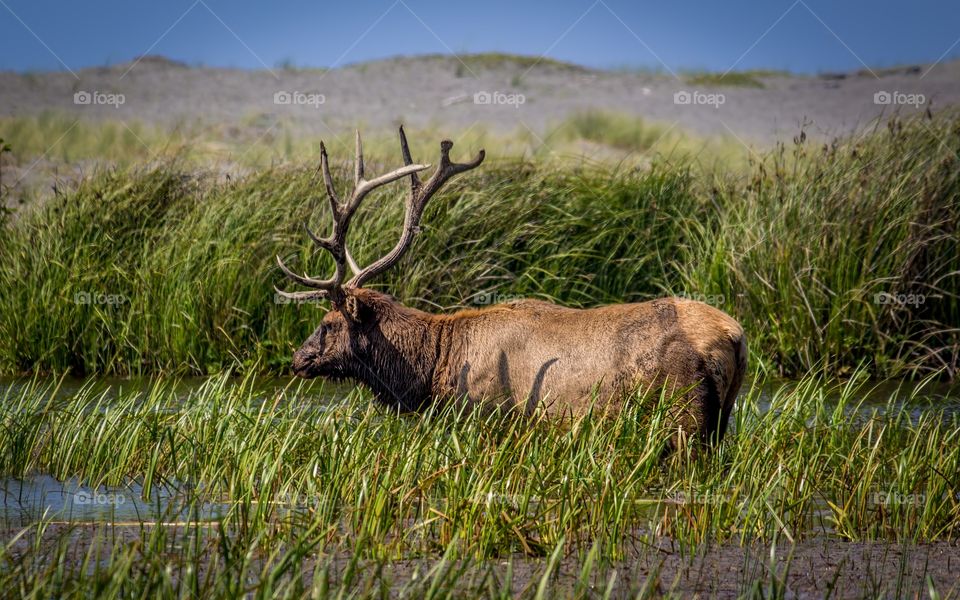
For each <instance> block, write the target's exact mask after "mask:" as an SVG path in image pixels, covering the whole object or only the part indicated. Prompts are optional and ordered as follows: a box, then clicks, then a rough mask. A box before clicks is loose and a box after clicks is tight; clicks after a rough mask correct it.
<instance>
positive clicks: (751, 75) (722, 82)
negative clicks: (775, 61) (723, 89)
mask: <svg viewBox="0 0 960 600" xmlns="http://www.w3.org/2000/svg"><path fill="white" fill-rule="evenodd" d="M769 75H770V73H768V72H762V71H731V72H729V73H696V74H692V75H688V76H687V78H686V81H687V83H689V84H690V85H702V86H708V87H717V86H730V87H748V88H762V87H765V86H764V85H763V81H761V80H760V77H765V76H769Z"/></svg>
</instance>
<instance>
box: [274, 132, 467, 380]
mask: <svg viewBox="0 0 960 600" xmlns="http://www.w3.org/2000/svg"><path fill="white" fill-rule="evenodd" d="M452 147H453V142H451V141H449V140H444V141H442V142H440V164H439V166H438V167H437V170H436V171H434V173H433V175H431V176H430V178H429V179H428V180H427V181H426V182H421V181H420V178H419V177H418V176H417V173H418V172H420V171H423V170H424V169H427V168H429V167H430V165H421V164H414V163H413V160H412V159H411V157H410V148H409V147H408V146H407V138H406V135H405V134H404V132H403V127H401V128H400V150H401V152H402V155H403V163H404V166H403V167H400V168H399V169H396V170H394V171H391V172H389V173H386V174H384V175H381V176H379V177H376V178H374V179H370V180H367V179H366V178H365V177H364V167H363V149H362V145H361V143H360V133H359V132H357V153H356V163H355V171H354V188H353V192H352V193H351V194H350V196H349V198H347V199H346V200H345V201H343V202H341V201H340V198H339V197H338V196H337V193H336V191H335V190H334V187H333V178H332V177H331V176H330V165H329V163H328V159H327V150H326V148H325V147H324V145H323V143H322V142H321V144H320V170H321V172H322V173H323V182H324V186H325V187H326V191H327V197H328V198H329V199H330V208H331V212H332V213H333V232H332V233H331V234H330V236H329V237H325V238H321V237H318V236H317V235H316V234H314V233H313V231H311V230H310V228H309V227H308V226H307V225H306V224H304V229H306V232H307V235H308V236H309V237H310V239H312V240H313V242H314V243H315V244H316V245H317V246H319V247H320V248H323V249H324V250H326V251H328V252H329V253H330V254H331V255H332V256H333V260H334V264H335V270H334V273H333V276H332V277H330V278H329V279H315V278H313V277H309V276H307V275H298V274H297V273H295V272H293V271H292V270H291V269H289V268H288V267H287V266H286V265H285V264H284V263H283V260H282V259H281V258H280V257H279V256H278V257H277V264H278V265H279V266H280V269H281V270H282V271H283V272H284V274H285V275H286V276H287V277H289V278H290V279H291V280H293V281H295V282H296V283H298V284H300V285H303V286H305V287H309V288H312V289H311V290H310V291H302V292H285V291H282V290H277V293H279V294H280V295H282V296H284V297H285V298H288V299H291V300H294V301H298V302H302V301H311V300H317V299H327V300H330V303H331V306H332V309H331V310H330V311H329V312H328V313H327V314H326V315H325V316H324V318H323V321H322V322H321V323H320V326H319V327H317V329H316V331H314V332H313V334H312V335H311V336H310V337H309V338H307V341H305V342H304V343H303V345H302V346H301V347H300V349H299V350H297V351H296V353H295V354H294V355H293V371H294V373H295V374H297V375H299V376H300V377H307V378H310V377H318V376H319V377H328V378H332V379H342V378H346V377H362V373H361V371H363V370H364V369H369V368H371V366H370V365H371V364H374V363H376V362H377V361H376V360H374V359H373V358H371V357H373V356H374V355H376V354H377V353H380V354H382V353H383V352H385V351H386V349H385V348H382V347H381V346H383V345H384V342H383V339H384V337H383V331H382V327H383V326H384V321H385V320H386V319H389V318H391V316H393V313H394V312H395V311H396V310H397V307H398V305H397V304H396V303H395V302H394V301H393V300H392V299H391V298H390V297H389V296H387V295H386V294H381V293H379V292H375V291H373V290H367V289H364V288H363V284H364V283H365V282H366V281H369V280H370V279H371V278H373V277H375V276H377V275H379V274H380V273H383V272H384V271H386V270H387V269H389V268H390V267H392V266H393V265H395V264H396V263H397V261H399V260H400V258H401V257H402V256H403V255H404V253H405V252H406V251H407V249H408V248H409V247H410V244H411V243H412V242H413V238H414V236H415V235H416V234H417V233H418V232H419V230H420V218H421V217H422V216H423V210H424V208H425V207H426V205H427V201H429V200H430V198H431V197H432V196H433V195H434V194H435V193H436V192H437V190H439V189H440V188H441V187H442V186H443V184H444V183H446V182H447V180H448V179H450V178H451V177H453V176H454V175H457V174H458V173H462V172H464V171H468V170H470V169H473V168H476V167H477V166H479V165H480V163H481V162H483V158H484V152H483V150H481V151H480V152H479V153H478V155H477V157H476V158H474V159H473V160H472V161H470V162H469V163H462V164H461V163H454V162H451V161H450V149H451V148H452ZM404 177H409V178H410V194H409V195H408V196H407V198H406V212H405V215H404V219H403V230H402V232H401V234H400V240H399V241H398V242H397V244H396V246H394V247H393V249H392V250H391V251H390V252H388V253H387V254H386V255H384V256H382V257H381V258H379V259H378V260H376V261H374V262H373V263H371V264H370V265H368V266H367V267H365V268H362V269H361V268H360V267H359V266H358V265H357V263H356V261H355V260H354V259H353V257H352V256H351V255H350V251H349V250H348V249H347V246H346V236H347V230H348V229H349V227H350V220H351V218H352V217H353V214H354V212H356V210H357V208H358V207H359V206H360V203H361V202H362V201H363V199H364V198H365V197H366V196H367V194H369V193H370V192H371V191H373V190H374V189H376V188H378V187H380V186H383V185H386V184H388V183H391V182H393V181H396V180H398V179H402V178H404ZM347 269H350V271H351V272H352V276H351V278H350V279H349V280H347V281H346V283H344V279H345V278H346V274H347Z"/></svg>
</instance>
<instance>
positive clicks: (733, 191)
mask: <svg viewBox="0 0 960 600" xmlns="http://www.w3.org/2000/svg"><path fill="white" fill-rule="evenodd" d="M958 124H960V121H958V119H957V117H956V115H955V114H946V115H942V116H940V117H937V118H936V119H934V120H912V121H909V122H902V123H901V122H899V121H895V122H893V124H892V125H891V128H890V129H888V130H880V131H876V132H874V133H872V134H870V135H866V136H863V137H861V138H858V139H853V140H848V141H845V142H839V143H837V144H834V145H827V146H824V147H822V148H821V147H815V146H813V145H811V144H810V143H808V142H804V141H802V140H797V143H796V145H795V146H794V147H792V148H789V149H785V148H781V149H779V150H778V151H775V152H772V153H770V154H769V155H766V156H763V157H757V158H756V159H755V160H754V164H753V165H752V167H751V168H750V170H749V171H748V172H747V173H745V174H740V173H736V172H734V173H726V172H724V171H715V170H705V169H702V168H698V167H696V166H695V165H693V164H690V163H687V162H684V161H682V160H679V161H678V160H676V159H660V160H655V161H653V163H652V164H651V165H650V166H649V167H647V168H643V169H637V168H633V167H628V166H626V165H623V166H620V167H611V166H605V165H603V164H596V165H590V164H582V163H581V164H579V165H577V166H570V165H566V166H565V167H564V168H561V167H559V166H558V165H557V164H554V163H550V162H547V163H543V164H540V163H532V162H526V161H522V160H517V159H503V160H497V159H496V158H495V157H494V158H490V159H488V162H487V163H486V164H485V165H484V166H483V167H482V168H481V169H479V170H478V171H476V172H474V173H471V174H470V175H468V176H465V177H463V178H462V179H459V180H457V181H456V182H454V183H453V184H451V185H450V186H449V188H448V189H446V190H445V191H444V192H443V193H442V194H440V195H439V196H438V197H437V198H436V199H435V200H434V201H433V203H432V205H431V207H430V208H429V209H428V213H427V215H426V216H425V218H424V224H425V227H424V231H423V234H422V235H421V236H420V238H419V239H418V241H417V243H416V244H415V246H414V248H413V249H412V250H411V252H410V253H409V255H408V256H407V257H406V258H405V259H404V261H403V262H402V264H400V265H399V266H398V267H397V268H396V269H395V270H394V271H393V272H391V273H389V274H387V275H385V276H384V277H382V278H381V279H380V280H379V281H377V282H375V285H377V286H378V287H380V288H382V289H384V290H387V291H389V292H391V293H393V294H394V295H395V296H397V297H398V298H400V299H401V300H403V301H405V302H408V303H410V304H413V305H416V306H419V307H421V308H429V309H438V308H456V307H458V306H476V305H479V304H483V303H487V302H489V301H491V300H493V301H496V300H501V299H508V298H512V297H516V296H533V297H539V298H543V299H548V300H554V301H557V302H562V303H565V304H569V305H572V306H584V307H586V306H593V305H597V304H603V303H613V302H631V301H640V300H645V299H649V298H652V297H656V296H659V295H663V294H670V293H672V294H680V295H685V296H688V297H692V298H698V299H703V300H706V301H708V302H711V303H713V304H715V305H717V306H718V307H720V308H723V309H725V310H727V311H728V312H730V313H731V314H732V315H734V316H735V317H736V318H738V319H739V320H740V321H741V322H742V323H743V325H744V326H745V328H746V330H747V334H748V338H749V340H750V345H751V349H752V354H753V358H752V360H753V364H755V365H764V366H766V367H768V368H771V369H774V370H776V371H777V372H779V373H781V374H784V375H792V374H799V373H804V372H806V371H807V370H809V369H811V368H822V369H826V370H827V371H829V372H833V373H844V372H848V371H849V370H850V369H853V368H854V367H856V366H857V365H859V364H861V363H864V362H866V363H868V364H870V365H871V368H872V369H873V371H874V374H878V375H895V374H903V373H916V374H919V373H922V372H926V371H931V370H945V371H944V372H946V373H947V374H954V373H956V369H957V364H958V360H960V358H958V354H960V351H958V347H960V344H958V333H957V329H956V324H957V323H960V300H958V293H960V276H958V270H960V243H958V240H960V234H958V231H957V223H958V222H960V201H958V191H960V187H958V177H960V175H958V173H960V169H958V168H957V167H958V159H957V151H958V148H960V131H958V127H960V125H958ZM434 141H435V140H431V141H430V143H428V140H427V139H425V138H424V139H417V140H414V145H415V148H416V153H417V155H418V156H419V157H422V158H423V160H430V159H431V157H433V156H434V154H435V152H436V149H435V148H434V147H433V143H434ZM466 146H467V147H463V148H461V147H460V146H459V145H458V147H457V149H455V151H457V152H462V153H463V154H464V155H466V154H467V153H468V152H469V151H470V150H471V147H470V146H472V144H466ZM347 154H348V153H347V152H346V151H344V158H345V157H346V156H347ZM388 164H393V162H390V163H388ZM350 168H351V167H350V165H349V164H347V163H346V162H342V161H341V162H339V163H338V164H337V165H336V169H335V171H336V173H335V176H336V178H337V179H338V180H339V181H340V183H341V185H345V180H347V179H348V177H349V172H350ZM372 168H373V169H374V170H376V168H377V166H376V165H372ZM380 168H381V169H382V168H385V165H380ZM403 193H404V190H403V188H402V186H399V185H397V186H396V187H395V188H391V189H390V190H389V191H387V192H383V193H382V194H381V195H380V196H378V197H373V198H370V199H369V200H368V205H367V206H365V207H364V208H363V209H362V211H361V214H359V215H358V218H357V219H355V220H354V229H353V231H352V232H351V248H352V251H353V253H354V254H355V255H356V256H357V257H358V259H360V261H361V262H366V261H370V260H372V259H373V258H375V257H376V256H378V255H380V254H381V253H383V252H385V251H386V250H387V249H389V248H390V247H392V245H393V244H394V243H395V240H396V236H397V235H398V231H399V224H400V220H401V211H402V202H401V195H402V194H403ZM329 219H330V217H329V214H328V209H327V206H326V202H325V201H324V199H323V198H322V191H321V187H320V186H319V185H318V182H317V178H316V172H315V165H312V164H311V165H302V166H288V167H274V168H270V169H266V170H262V171H259V172H257V173H255V174H253V175H251V176H248V177H246V178H242V179H240V180H231V181H227V182H221V181H218V180H217V179H216V178H215V177H214V176H212V175H204V174H203V172H202V171H201V172H198V171H196V170H195V169H188V168H186V167H185V166H184V165H183V163H178V162H176V161H172V162H168V163H165V164H162V165H160V166H151V167H145V168H134V167H127V168H116V169H106V170H102V171H100V172H98V173H96V174H95V175H93V176H91V177H89V178H87V179H84V180H83V181H81V182H80V184H79V186H78V187H77V188H76V189H75V190H69V191H61V192H60V193H59V194H58V195H57V196H56V197H54V198H52V199H50V200H49V201H46V202H42V203H39V204H38V205H34V206H30V207H27V208H25V209H22V210H21V211H20V212H19V213H18V214H17V215H16V216H15V217H14V218H12V219H10V220H8V222H7V223H5V224H4V225H3V237H2V240H0V372H5V373H14V372H23V371H31V370H40V371H61V370H66V369H70V370H72V371H74V372H76V373H91V372H100V373H145V372H192V373H205V372H209V371H216V370H219V369H222V368H224V367H227V366H233V367H239V368H244V367H248V366H250V365H254V364H256V365H260V368H268V369H275V370H280V369H283V368H285V366H286V364H287V362H288V360H289V356H290V353H291V352H292V350H293V349H294V347H295V346H296V345H297V344H298V343H299V342H300V341H301V340H302V339H303V338H304V337H306V335H308V334H309V332H310V331H311V330H312V328H313V327H314V326H315V324H316V322H317V321H318V320H319V319H320V315H321V312H322V311H321V310H320V309H318V308H317V307H315V306H294V305H287V304H280V303H277V301H276V298H275V296H274V293H273V290H272V286H273V285H275V284H277V285H284V281H283V280H282V277H281V275H280V273H279V271H278V270H277V269H276V268H275V267H274V264H273V256H274V255H275V254H281V255H284V256H289V260H288V262H290V263H294V264H297V263H299V265H300V266H302V267H303V268H306V269H308V270H310V271H313V272H317V273H320V272H324V271H325V270H327V269H329V268H330V266H331V265H330V264H329V262H328V259H327V258H326V257H324V256H322V255H320V254H317V253H315V249H314V248H313V247H311V245H310V244H309V242H308V241H307V240H306V238H305V236H304V235H303V233H302V230H301V228H300V224H301V222H302V221H304V220H309V221H310V223H311V224H312V225H313V226H314V228H316V229H319V230H321V231H322V230H323V229H324V228H325V227H326V226H327V225H328V223H329ZM878 294H889V295H891V297H893V298H894V300H893V301H891V302H887V303H885V301H884V299H885V298H887V296H878ZM919 296H923V301H922V302H919V300H918V298H919ZM900 298H902V299H903V300H904V301H903V302H900V301H899V300H898V299H900ZM878 299H879V301H878ZM911 299H913V301H911ZM88 300H89V301H88Z"/></svg>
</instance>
